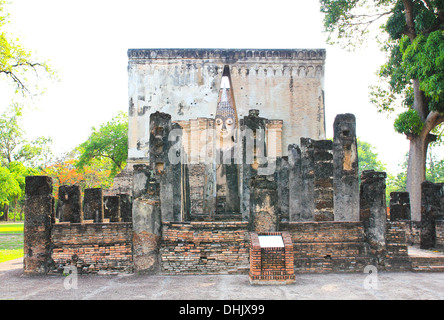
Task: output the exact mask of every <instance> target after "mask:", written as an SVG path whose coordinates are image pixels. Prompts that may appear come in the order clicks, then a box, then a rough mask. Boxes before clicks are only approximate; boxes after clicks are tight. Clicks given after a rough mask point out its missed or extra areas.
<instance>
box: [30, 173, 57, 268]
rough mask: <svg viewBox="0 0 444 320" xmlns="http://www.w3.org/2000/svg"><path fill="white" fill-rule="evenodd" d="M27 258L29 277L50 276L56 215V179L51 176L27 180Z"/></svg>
mask: <svg viewBox="0 0 444 320" xmlns="http://www.w3.org/2000/svg"><path fill="white" fill-rule="evenodd" d="M25 182H26V186H25V224H24V259H23V266H24V272H25V273H26V274H46V273H47V272H48V271H49V270H50V269H51V267H52V265H53V261H52V259H51V222H52V220H53V216H54V197H53V195H52V180H51V178H50V177H47V176H32V177H26V179H25Z"/></svg>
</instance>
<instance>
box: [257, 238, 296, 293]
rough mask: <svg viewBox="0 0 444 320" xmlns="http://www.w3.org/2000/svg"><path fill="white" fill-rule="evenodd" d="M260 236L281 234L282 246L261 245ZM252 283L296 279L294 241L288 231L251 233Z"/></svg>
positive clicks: (272, 283) (287, 282) (288, 282)
mask: <svg viewBox="0 0 444 320" xmlns="http://www.w3.org/2000/svg"><path fill="white" fill-rule="evenodd" d="M260 236H281V237H282V240H283V246H282V247H263V246H261V243H260V240H259V237H260ZM249 276H250V283H251V284H265V285H266V284H271V285H274V284H291V283H293V282H294V281H295V275H294V257H293V243H292V241H291V236H290V234H289V233H288V232H262V233H259V234H258V233H251V234H250V274H249Z"/></svg>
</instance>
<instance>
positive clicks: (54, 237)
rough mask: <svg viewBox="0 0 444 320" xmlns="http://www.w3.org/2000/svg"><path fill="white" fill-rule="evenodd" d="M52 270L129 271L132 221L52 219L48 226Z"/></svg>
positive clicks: (131, 260) (131, 259)
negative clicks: (51, 224) (98, 221)
mask: <svg viewBox="0 0 444 320" xmlns="http://www.w3.org/2000/svg"><path fill="white" fill-rule="evenodd" d="M51 243H52V248H53V249H52V259H53V260H54V265H55V271H59V272H60V271H63V267H64V266H69V265H74V266H76V267H77V268H78V270H79V272H81V273H97V272H98V271H100V270H102V271H119V272H132V270H133V258H132V223H127V222H118V223H86V224H80V223H56V224H54V225H53V226H52V229H51Z"/></svg>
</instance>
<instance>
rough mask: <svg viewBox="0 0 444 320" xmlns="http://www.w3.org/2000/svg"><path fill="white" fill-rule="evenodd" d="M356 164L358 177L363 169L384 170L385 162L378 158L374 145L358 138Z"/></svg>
mask: <svg viewBox="0 0 444 320" xmlns="http://www.w3.org/2000/svg"><path fill="white" fill-rule="evenodd" d="M358 164H359V177H360V176H361V172H362V171H364V170H375V171H386V169H385V164H384V163H382V162H381V161H379V160H378V154H377V153H376V152H375V150H374V147H373V146H372V145H371V144H370V143H368V142H365V141H361V140H360V139H358Z"/></svg>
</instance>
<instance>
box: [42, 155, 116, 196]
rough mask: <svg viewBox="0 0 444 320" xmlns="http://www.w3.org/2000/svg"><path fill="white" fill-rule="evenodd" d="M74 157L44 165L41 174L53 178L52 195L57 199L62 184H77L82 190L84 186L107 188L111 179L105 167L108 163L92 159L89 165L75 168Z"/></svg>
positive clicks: (75, 161)
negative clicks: (100, 162)
mask: <svg viewBox="0 0 444 320" xmlns="http://www.w3.org/2000/svg"><path fill="white" fill-rule="evenodd" d="M77 162H78V160H76V159H67V160H60V161H57V162H56V163H54V164H52V165H50V166H48V167H46V168H45V169H44V170H43V171H42V174H43V175H47V176H50V177H52V178H53V181H54V196H55V198H56V199H57V197H58V189H59V187H60V186H62V185H74V184H76V185H79V186H80V189H81V190H82V192H83V191H84V190H85V189H86V188H103V189H108V188H109V187H110V186H111V184H112V181H113V179H112V178H110V172H111V171H110V170H109V169H106V167H110V165H109V164H108V165H100V164H98V162H97V161H92V162H91V163H92V164H91V165H85V166H83V168H82V169H78V168H77Z"/></svg>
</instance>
